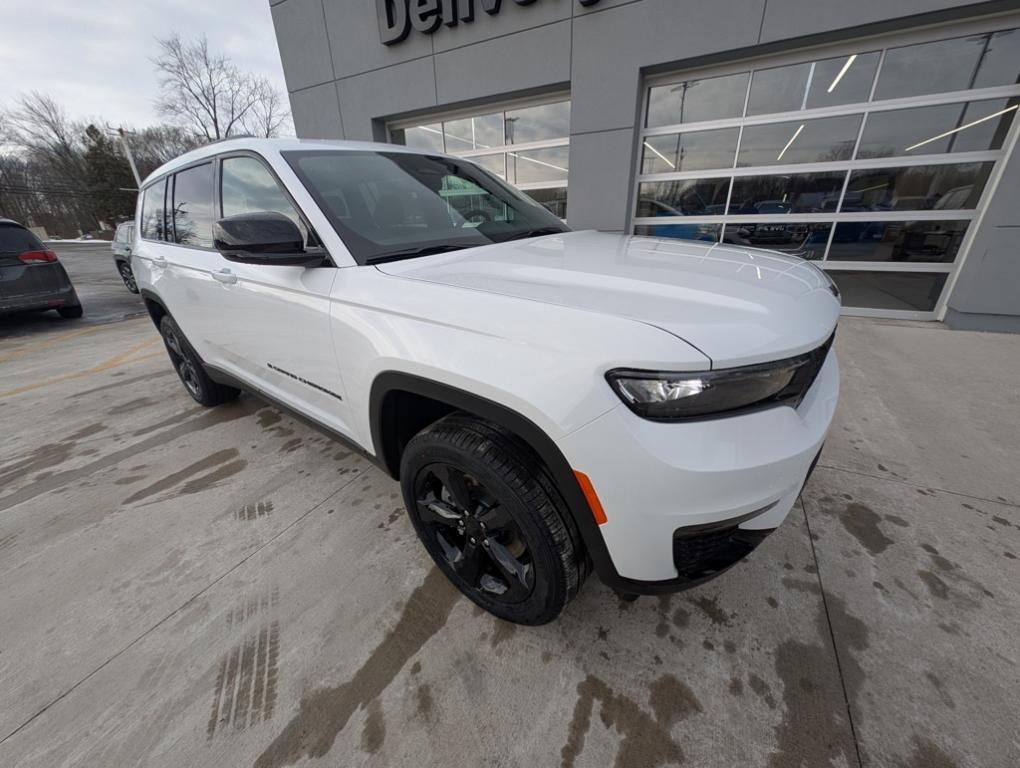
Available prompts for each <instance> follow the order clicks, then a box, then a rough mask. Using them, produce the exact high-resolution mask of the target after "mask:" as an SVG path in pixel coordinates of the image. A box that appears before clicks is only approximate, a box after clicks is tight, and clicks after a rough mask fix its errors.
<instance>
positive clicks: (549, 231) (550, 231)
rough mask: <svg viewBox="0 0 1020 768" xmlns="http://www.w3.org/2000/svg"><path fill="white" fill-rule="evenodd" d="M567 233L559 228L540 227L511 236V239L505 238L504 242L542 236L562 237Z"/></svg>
mask: <svg viewBox="0 0 1020 768" xmlns="http://www.w3.org/2000/svg"><path fill="white" fill-rule="evenodd" d="M566 231H567V230H565V229H560V228H559V227H538V228H537V229H529V230H526V231H524V232H518V233H517V234H516V235H510V237H508V238H505V239H504V240H503V242H504V243H505V242H507V241H508V240H524V239H525V238H528V237H541V236H542V235H560V234H563V233H564V232H566Z"/></svg>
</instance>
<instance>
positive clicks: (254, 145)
mask: <svg viewBox="0 0 1020 768" xmlns="http://www.w3.org/2000/svg"><path fill="white" fill-rule="evenodd" d="M242 149H248V150H253V151H255V152H259V153H263V154H264V153H266V152H268V151H272V152H285V151H288V150H298V149H306V150H316V149H319V150H322V149H360V150H362V151H364V150H375V151H377V152H407V153H408V154H417V155H422V154H428V155H439V156H444V157H452V156H448V155H446V153H445V152H434V151H426V150H421V149H416V148H415V147H405V146H402V145H400V144H387V143H385V142H379V141H336V140H332V139H256V138H251V137H248V138H237V139H223V140H222V141H214V142H212V143H211V144H206V145H205V146H204V147H199V148H198V149H193V150H191V151H190V152H185V153H184V154H183V155H181V156H180V157H175V158H174V159H173V160H170V161H169V162H167V163H164V164H163V165H161V166H160V167H159V168H157V169H156V170H154V171H153V172H152V173H150V174H149V175H148V176H147V177H146V178H145V180H144V181H143V182H142V186H145V185H146V184H148V183H149V182H150V181H151V180H153V179H156V178H158V177H160V176H164V175H166V174H167V173H170V172H172V171H175V170H177V169H178V168H182V167H184V166H186V165H190V164H191V163H194V162H196V161H198V160H203V159H205V158H207V157H215V156H216V155H222V154H223V153H224V152H232V151H237V150H242Z"/></svg>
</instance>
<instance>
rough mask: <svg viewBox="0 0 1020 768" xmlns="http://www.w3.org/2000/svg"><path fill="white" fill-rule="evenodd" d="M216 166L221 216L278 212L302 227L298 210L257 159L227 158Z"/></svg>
mask: <svg viewBox="0 0 1020 768" xmlns="http://www.w3.org/2000/svg"><path fill="white" fill-rule="evenodd" d="M220 168H221V169H222V170H221V173H222V186H221V187H220V200H221V203H222V205H223V215H224V216H236V215H238V214H241V213H260V212H263V211H274V212H276V213H282V214H283V215H284V216H286V217H287V218H289V219H290V220H291V221H293V222H294V223H295V224H297V225H298V227H301V228H302V229H304V224H303V223H302V221H301V217H300V216H298V212H297V211H296V210H294V206H293V205H291V204H290V200H289V199H288V198H287V196H286V195H285V194H284V192H283V190H282V189H280V185H279V184H277V183H276V179H275V178H274V177H273V174H272V173H270V171H269V169H268V168H266V166H265V165H263V164H262V162H261V161H260V160H256V159H255V158H253V157H228V158H226V159H225V160H223V162H222V163H221V164H220Z"/></svg>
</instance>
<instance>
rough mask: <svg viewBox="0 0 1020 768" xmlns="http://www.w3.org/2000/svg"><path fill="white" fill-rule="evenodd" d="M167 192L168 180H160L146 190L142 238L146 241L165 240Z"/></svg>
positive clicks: (143, 205) (143, 202)
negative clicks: (164, 207) (164, 220)
mask: <svg viewBox="0 0 1020 768" xmlns="http://www.w3.org/2000/svg"><path fill="white" fill-rule="evenodd" d="M165 190H166V179H160V180H159V181H157V182H156V183H155V184H153V185H152V186H150V187H147V188H146V189H145V196H144V197H143V198H142V238H144V239H145V240H163V239H164V232H163V230H164V227H163V198H164V194H165Z"/></svg>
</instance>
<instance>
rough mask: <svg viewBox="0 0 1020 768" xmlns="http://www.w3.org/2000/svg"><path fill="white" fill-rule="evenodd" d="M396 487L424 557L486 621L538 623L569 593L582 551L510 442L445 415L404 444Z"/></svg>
mask: <svg viewBox="0 0 1020 768" xmlns="http://www.w3.org/2000/svg"><path fill="white" fill-rule="evenodd" d="M400 478H401V489H402V491H403V495H404V503H405V505H406V506H407V509H408V513H409V515H410V518H411V522H412V523H413V525H414V527H415V530H416V531H417V533H418V536H419V538H420V539H421V541H422V543H423V544H424V545H425V549H426V550H428V553H429V554H430V555H431V556H432V559H433V560H434V561H435V562H436V564H437V565H438V566H439V568H440V569H441V570H442V571H443V572H444V573H445V574H446V576H447V577H448V578H449V579H450V581H452V582H453V584H454V585H456V586H457V587H458V588H459V589H460V590H461V592H463V593H464V594H465V595H467V597H469V598H470V599H471V600H473V601H474V602H475V603H477V604H478V605H479V606H481V607H482V608H484V609H485V610H487V611H488V612H489V613H492V614H493V615H495V616H497V617H499V618H500V619H504V620H506V621H512V622H515V623H518V624H544V623H546V622H548V621H552V620H553V619H555V618H556V617H557V616H558V615H559V614H560V612H561V611H562V610H563V608H564V607H565V606H566V604H567V603H568V602H569V601H570V600H571V598H573V596H574V595H575V594H576V593H577V590H578V589H579V588H580V586H581V584H582V583H583V581H584V578H585V576H586V575H587V559H586V557H585V555H584V552H583V550H582V547H581V544H580V542H579V541H578V540H577V537H576V535H575V533H574V532H573V530H572V528H571V527H570V525H569V517H568V512H567V510H566V507H565V505H564V502H563V500H562V498H561V497H560V494H559V492H558V491H557V489H556V487H555V485H554V484H553V482H552V479H551V478H550V477H549V474H548V472H547V471H546V470H545V468H544V467H543V466H542V464H541V463H540V462H539V461H538V459H537V458H536V457H535V456H534V454H533V453H532V452H531V450H530V449H529V448H528V447H527V446H526V445H525V444H524V443H522V442H521V441H520V440H519V439H518V438H517V437H516V436H514V435H513V434H511V433H509V432H507V431H505V430H503V429H501V428H499V427H497V426H496V425H493V424H490V423H488V422H484V421H481V420H479V419H475V418H473V417H470V416H466V415H462V414H453V415H451V416H447V417H445V418H443V419H441V420H439V421H438V422H436V423H435V424H433V425H431V426H429V427H427V428H425V429H424V430H423V431H422V432H420V433H418V434H417V435H416V436H415V437H414V438H413V439H412V440H411V441H410V442H409V443H408V445H407V447H406V448H405V450H404V453H403V455H402V457H401V466H400Z"/></svg>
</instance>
